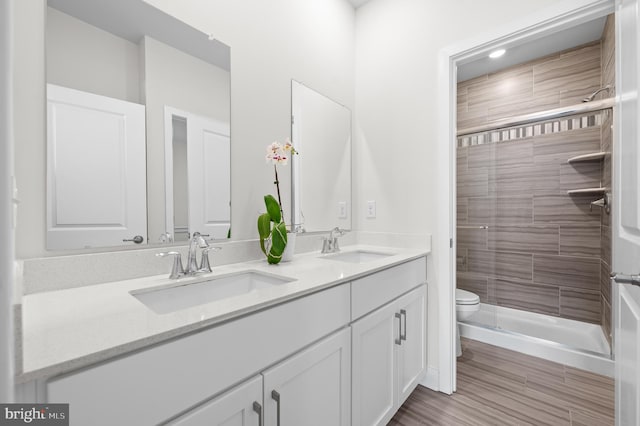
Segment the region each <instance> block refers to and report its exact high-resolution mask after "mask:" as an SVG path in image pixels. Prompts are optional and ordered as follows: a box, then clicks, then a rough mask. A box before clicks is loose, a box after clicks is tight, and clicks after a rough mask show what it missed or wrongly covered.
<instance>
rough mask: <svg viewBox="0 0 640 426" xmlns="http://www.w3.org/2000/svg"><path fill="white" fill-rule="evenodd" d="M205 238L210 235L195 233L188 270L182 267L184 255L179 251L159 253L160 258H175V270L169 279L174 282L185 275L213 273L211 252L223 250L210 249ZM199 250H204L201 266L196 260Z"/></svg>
mask: <svg viewBox="0 0 640 426" xmlns="http://www.w3.org/2000/svg"><path fill="white" fill-rule="evenodd" d="M204 237H208V235H203V234H200V233H199V232H194V233H193V237H192V238H191V241H190V242H189V254H188V257H187V268H186V269H185V268H184V267H183V266H182V255H181V254H180V252H177V251H169V252H165V253H157V254H156V256H158V257H165V256H174V261H173V268H172V269H171V274H170V275H169V278H170V279H172V280H175V279H178V278H180V277H184V276H185V275H195V274H197V273H201V272H212V271H211V263H210V262H209V252H210V251H217V250H222V247H210V246H209V244H208V243H207V240H205V239H204ZM198 248H201V249H202V257H201V258H200V266H198V261H197V260H196V252H197V250H198Z"/></svg>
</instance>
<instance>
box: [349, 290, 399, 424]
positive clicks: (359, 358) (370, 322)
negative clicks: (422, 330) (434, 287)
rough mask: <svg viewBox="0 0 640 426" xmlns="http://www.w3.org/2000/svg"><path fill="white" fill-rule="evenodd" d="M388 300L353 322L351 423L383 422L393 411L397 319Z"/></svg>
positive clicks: (393, 308) (397, 335)
mask: <svg viewBox="0 0 640 426" xmlns="http://www.w3.org/2000/svg"><path fill="white" fill-rule="evenodd" d="M397 312H398V310H397V309H396V304H395V303H390V304H388V305H385V306H383V307H382V308H380V309H378V310H377V311H374V312H373V313H371V314H369V315H367V316H365V317H364V318H362V319H360V320H358V321H356V322H355V323H353V325H352V327H351V329H352V330H351V332H352V335H353V337H352V339H353V344H352V350H353V363H352V366H353V367H352V368H353V380H352V386H353V393H352V404H353V405H352V411H353V425H354V426H365V425H366V426H373V425H386V424H387V422H388V421H389V420H391V418H392V417H393V414H394V413H395V404H394V402H395V400H396V396H395V389H396V384H395V361H394V358H395V355H394V352H395V351H396V348H395V347H396V346H398V343H397V342H398V339H399V338H400V331H399V325H400V320H399V318H397V317H396V313H397Z"/></svg>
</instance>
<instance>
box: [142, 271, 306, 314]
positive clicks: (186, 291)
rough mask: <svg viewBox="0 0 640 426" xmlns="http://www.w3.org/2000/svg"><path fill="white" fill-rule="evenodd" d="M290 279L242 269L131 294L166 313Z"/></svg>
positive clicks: (247, 292) (157, 311)
mask: <svg viewBox="0 0 640 426" xmlns="http://www.w3.org/2000/svg"><path fill="white" fill-rule="evenodd" d="M291 281H295V280H294V279H293V278H288V277H283V276H280V275H273V274H266V273H263V272H258V271H243V272H240V273H236V274H231V275H222V276H219V277H214V278H211V279H208V280H201V281H197V282H189V283H179V282H176V283H175V284H169V285H164V286H161V287H153V288H146V289H141V290H133V291H131V292H130V294H131V295H132V296H133V297H135V298H136V299H138V300H139V301H140V302H142V303H143V304H144V305H146V306H147V307H148V308H150V309H151V310H152V311H154V312H155V313H157V314H167V313H169V312H175V311H179V310H181V309H186V308H191V307H193V306H198V305H204V304H207V303H211V302H215V301H217V300H223V299H228V298H230V297H235V296H241V295H244V294H249V293H251V292H252V291H257V290H261V289H265V288H269V287H272V286H277V285H280V284H284V283H288V282H291Z"/></svg>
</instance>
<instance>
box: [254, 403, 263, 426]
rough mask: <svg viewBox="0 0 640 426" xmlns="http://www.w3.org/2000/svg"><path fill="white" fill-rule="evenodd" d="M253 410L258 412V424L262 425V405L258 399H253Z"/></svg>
mask: <svg viewBox="0 0 640 426" xmlns="http://www.w3.org/2000/svg"><path fill="white" fill-rule="evenodd" d="M253 411H255V412H256V413H258V426H262V405H260V404H259V403H258V401H253Z"/></svg>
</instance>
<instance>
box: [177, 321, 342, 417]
mask: <svg viewBox="0 0 640 426" xmlns="http://www.w3.org/2000/svg"><path fill="white" fill-rule="evenodd" d="M263 389H264V394H263ZM350 396H351V333H350V329H349V328H345V329H343V330H341V331H338V332H336V333H334V334H332V335H331V336H329V337H327V338H325V339H323V340H322V341H320V342H319V343H316V344H314V345H312V346H311V347H309V348H307V349H305V350H303V351H301V352H300V353H298V354H296V355H293V356H291V357H289V358H287V359H286V360H284V361H282V362H281V363H279V364H278V365H276V366H274V367H272V368H270V369H269V370H266V371H264V372H263V373H262V374H261V375H258V376H256V377H254V378H253V379H251V380H249V381H248V382H245V383H243V384H241V385H239V386H237V387H235V388H233V389H231V390H230V391H227V392H225V393H224V394H222V395H221V396H219V397H217V398H215V399H213V400H212V401H209V402H206V403H204V404H202V405H201V406H199V407H197V408H195V409H193V410H192V411H190V412H189V413H187V414H185V415H183V416H181V417H180V418H178V419H176V420H175V421H173V422H170V423H169V424H170V425H172V426H200V425H204V424H207V425H212V426H280V425H282V426H284V425H297V426H326V425H332V426H333V425H335V426H348V425H349V424H350V419H351V410H350V408H351V401H350ZM263 401H264V404H263Z"/></svg>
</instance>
